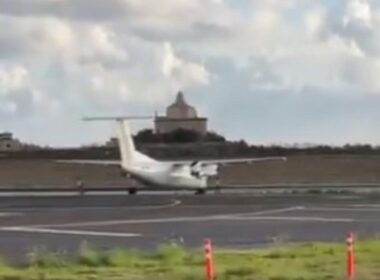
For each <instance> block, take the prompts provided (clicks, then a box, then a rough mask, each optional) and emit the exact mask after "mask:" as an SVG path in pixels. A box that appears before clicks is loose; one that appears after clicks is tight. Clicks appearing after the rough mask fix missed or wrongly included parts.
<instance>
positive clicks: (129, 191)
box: [128, 188, 137, 195]
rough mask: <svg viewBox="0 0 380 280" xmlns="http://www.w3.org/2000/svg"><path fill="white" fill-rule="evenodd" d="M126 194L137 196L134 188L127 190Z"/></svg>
mask: <svg viewBox="0 0 380 280" xmlns="http://www.w3.org/2000/svg"><path fill="white" fill-rule="evenodd" d="M128 194H129V195H135V194H137V189H136V188H130V189H128Z"/></svg>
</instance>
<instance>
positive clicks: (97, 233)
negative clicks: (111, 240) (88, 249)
mask: <svg viewBox="0 0 380 280" xmlns="http://www.w3.org/2000/svg"><path fill="white" fill-rule="evenodd" d="M0 230H2V231H18V232H30V233H49V234H68V235H84V236H104V237H139V236H141V234H138V233H123V232H101V231H87V230H86V231H85V230H59V229H49V228H28V227H3V228H0Z"/></svg>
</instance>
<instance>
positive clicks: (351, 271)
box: [346, 232, 355, 280]
mask: <svg viewBox="0 0 380 280" xmlns="http://www.w3.org/2000/svg"><path fill="white" fill-rule="evenodd" d="M346 243H347V279H348V280H354V278H355V255H354V234H353V233H352V232H350V233H349V234H348V236H347V239H346Z"/></svg>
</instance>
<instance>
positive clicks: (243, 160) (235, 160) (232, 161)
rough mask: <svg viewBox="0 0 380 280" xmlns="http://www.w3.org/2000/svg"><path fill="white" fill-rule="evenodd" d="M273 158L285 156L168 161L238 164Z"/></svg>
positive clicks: (175, 163)
mask: <svg viewBox="0 0 380 280" xmlns="http://www.w3.org/2000/svg"><path fill="white" fill-rule="evenodd" d="M273 160H282V161H286V160H287V158H286V157H258V158H233V159H200V160H194V161H173V162H170V163H172V164H173V165H174V166H181V165H186V164H188V165H196V164H201V165H210V164H217V165H230V164H238V163H254V162H261V161H273Z"/></svg>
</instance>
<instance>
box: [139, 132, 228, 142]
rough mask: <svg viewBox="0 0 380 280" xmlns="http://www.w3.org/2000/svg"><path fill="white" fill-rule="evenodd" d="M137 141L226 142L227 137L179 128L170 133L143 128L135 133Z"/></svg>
mask: <svg viewBox="0 0 380 280" xmlns="http://www.w3.org/2000/svg"><path fill="white" fill-rule="evenodd" d="M135 140H136V142H137V143H140V144H144V143H194V142H226V139H225V138H224V137H223V136H221V135H219V134H217V133H215V132H207V133H206V135H201V134H199V133H197V132H196V131H193V130H187V129H177V130H174V131H173V132H170V133H163V134H156V133H155V132H154V131H153V130H152V129H145V130H141V131H140V132H138V133H137V134H136V135H135Z"/></svg>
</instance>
